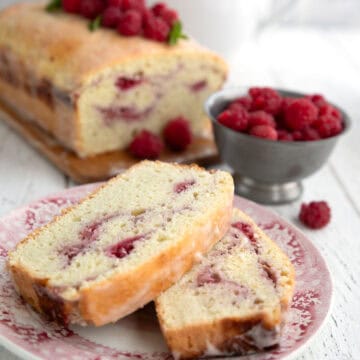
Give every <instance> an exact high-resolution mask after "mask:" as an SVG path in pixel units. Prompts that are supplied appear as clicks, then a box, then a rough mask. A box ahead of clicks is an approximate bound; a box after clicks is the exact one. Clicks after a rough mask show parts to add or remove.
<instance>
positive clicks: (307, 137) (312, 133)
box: [301, 126, 321, 141]
mask: <svg viewBox="0 0 360 360" xmlns="http://www.w3.org/2000/svg"><path fill="white" fill-rule="evenodd" d="M301 133H302V139H303V140H304V141H314V140H319V139H320V138H321V137H320V135H319V133H318V132H317V131H316V130H315V129H313V128H311V127H310V126H307V127H305V128H304V129H302V130H301Z"/></svg>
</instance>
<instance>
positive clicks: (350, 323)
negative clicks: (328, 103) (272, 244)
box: [0, 29, 360, 360]
mask: <svg viewBox="0 0 360 360" xmlns="http://www.w3.org/2000/svg"><path fill="white" fill-rule="evenodd" d="M359 49H360V31H351V32H344V31H340V30H339V31H334V32H332V31H326V30H296V29H292V30H289V29H286V30H284V29H272V30H268V31H267V32H266V33H265V34H263V35H261V36H260V37H259V38H257V39H256V40H255V41H253V42H252V43H251V44H248V45H244V46H243V47H242V50H241V54H239V59H234V61H233V64H232V68H233V72H232V81H233V82H236V83H238V84H243V85H247V84H249V85H270V86H278V87H284V88H289V89H295V90H299V91H306V92H320V93H323V94H326V95H327V97H328V98H329V99H330V100H332V101H334V102H336V103H338V104H339V105H340V106H342V107H343V108H344V109H346V110H347V111H348V113H349V114H350V117H351V118H352V120H353V127H352V130H351V132H350V134H349V135H347V136H346V137H344V138H343V139H342V140H341V142H340V144H339V145H338V147H337V148H336V150H335V153H334V154H333V155H332V157H331V159H330V161H329V163H328V164H327V165H326V166H325V167H324V168H323V169H321V170H320V171H319V172H318V173H317V174H315V175H313V176H312V177H310V178H309V179H307V180H306V181H305V182H304V185H305V192H304V196H303V199H302V201H310V200H322V199H324V200H326V201H328V202H329V203H330V205H331V208H332V214H333V218H332V221H331V224H330V225H329V226H328V227H327V228H325V229H323V230H320V231H310V230H306V229H303V231H304V232H305V233H306V234H307V235H308V237H309V238H310V239H312V240H313V242H314V244H315V245H316V246H317V247H318V248H319V249H320V251H321V253H322V254H323V256H324V257H325V259H326V261H327V263H328V265H329V267H330V270H331V272H332V275H333V280H334V285H335V294H334V306H333V310H332V314H331V317H330V319H329V321H328V323H327V324H326V326H325V327H324V328H323V330H322V331H321V332H320V333H319V334H317V336H316V337H315V339H314V341H312V342H311V344H310V345H309V346H308V347H307V348H306V349H305V350H304V351H303V353H302V355H300V356H299V357H298V358H297V359H304V360H310V359H313V360H319V359H320V360H321V359H330V360H332V359H337V360H348V359H355V360H357V359H360V341H359V340H360V51H359ZM0 174H1V176H0V215H3V214H5V213H7V212H8V211H10V210H12V209H14V208H16V207H18V206H20V205H22V204H25V203H27V202H29V201H32V200H35V199H37V198H39V197H42V196H45V195H47V194H49V193H51V192H55V191H58V190H61V189H63V188H66V187H69V186H73V184H72V183H71V181H69V179H68V178H66V177H65V176H63V175H62V174H61V173H60V172H59V171H58V170H57V169H56V168H54V167H53V166H52V165H51V164H50V163H48V162H47V161H46V160H45V159H44V158H42V157H41V156H40V155H39V154H38V153H36V151H34V150H33V149H32V148H30V147H29V146H28V145H27V144H26V143H25V142H24V141H23V140H22V139H21V138H19V137H18V136H17V135H16V134H15V133H14V132H13V131H12V130H10V129H9V128H8V127H7V126H5V125H4V124H2V123H0ZM299 207H300V201H299V202H297V203H294V204H291V205H286V206H278V207H273V210H275V211H276V212H278V213H280V214H281V215H282V216H283V217H285V218H287V219H288V220H289V221H291V222H294V223H295V224H297V220H296V218H297V214H298V211H299ZM297 225H299V224H297ZM299 226H300V225H299ZM0 359H2V360H10V359H18V358H17V357H16V356H14V355H11V354H10V353H9V352H8V351H6V350H5V349H3V348H1V347H0Z"/></svg>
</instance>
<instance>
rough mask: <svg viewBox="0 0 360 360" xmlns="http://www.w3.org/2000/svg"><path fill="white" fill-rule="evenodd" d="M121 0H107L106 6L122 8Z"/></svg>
mask: <svg viewBox="0 0 360 360" xmlns="http://www.w3.org/2000/svg"><path fill="white" fill-rule="evenodd" d="M122 3H123V0H107V6H116V7H119V8H120V9H121V8H122Z"/></svg>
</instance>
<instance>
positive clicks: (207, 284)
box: [156, 209, 294, 359]
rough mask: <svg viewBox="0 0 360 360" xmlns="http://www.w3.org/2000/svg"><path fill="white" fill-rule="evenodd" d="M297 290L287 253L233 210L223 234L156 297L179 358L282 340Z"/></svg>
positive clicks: (234, 351)
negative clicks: (294, 292) (179, 277)
mask: <svg viewBox="0 0 360 360" xmlns="http://www.w3.org/2000/svg"><path fill="white" fill-rule="evenodd" d="M293 289H294V269H293V266H292V264H291V262H290V260H289V259H288V258H287V256H286V255H285V254H284V253H283V252H282V251H281V250H280V249H279V247H278V246H277V245H276V244H275V243H274V242H273V241H272V240H270V239H269V238H268V237H267V236H266V235H265V234H264V233H263V232H262V231H261V230H260V229H259V228H258V227H257V226H256V224H255V223H254V222H253V221H252V220H251V219H250V218H249V217H248V216H246V215H245V214H244V213H242V212H241V211H240V210H238V209H234V212H233V218H232V224H231V226H230V229H229V231H228V232H227V234H226V235H225V237H224V238H223V239H222V240H220V241H219V242H218V243H217V244H216V245H215V246H214V247H213V249H212V250H211V251H210V252H209V253H208V254H207V256H205V257H203V258H202V259H201V261H200V262H199V263H198V264H197V265H196V266H194V267H193V268H192V270H190V271H189V272H188V273H187V274H186V275H185V276H183V277H182V279H181V280H180V281H179V282H178V283H176V284H175V285H174V286H172V287H171V288H170V289H168V290H167V291H165V292H164V293H163V294H162V295H161V296H160V297H158V298H157V300H156V310H157V314H158V318H159V321H160V325H161V328H162V331H163V333H164V336H165V338H166V340H167V343H168V345H169V347H170V349H171V351H172V353H173V355H174V357H175V359H179V358H180V359H188V358H197V357H200V356H219V355H234V354H247V353H249V352H253V351H257V350H264V349H267V348H269V347H272V346H274V345H276V344H278V342H279V336H280V329H281V323H282V321H283V318H284V316H283V313H284V311H285V310H286V308H287V307H288V306H289V303H290V301H291V298H292V294H293Z"/></svg>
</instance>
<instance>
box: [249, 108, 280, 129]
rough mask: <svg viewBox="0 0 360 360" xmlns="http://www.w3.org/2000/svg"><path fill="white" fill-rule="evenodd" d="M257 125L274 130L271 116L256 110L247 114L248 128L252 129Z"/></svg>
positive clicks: (273, 121)
mask: <svg viewBox="0 0 360 360" xmlns="http://www.w3.org/2000/svg"><path fill="white" fill-rule="evenodd" d="M258 125H269V126H271V127H273V128H275V125H276V123H275V120H274V118H273V116H272V115H270V114H268V113H266V112H265V111H262V110H258V111H254V112H252V113H250V114H249V127H250V128H252V127H254V126H258Z"/></svg>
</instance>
